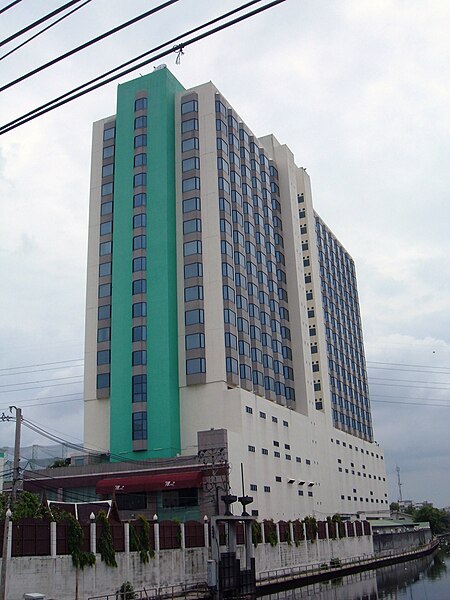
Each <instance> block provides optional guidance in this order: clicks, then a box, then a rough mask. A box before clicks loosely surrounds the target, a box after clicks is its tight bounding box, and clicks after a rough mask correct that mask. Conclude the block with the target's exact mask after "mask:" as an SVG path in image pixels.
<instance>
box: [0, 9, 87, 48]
mask: <svg viewBox="0 0 450 600" xmlns="http://www.w3.org/2000/svg"><path fill="white" fill-rule="evenodd" d="M78 2H81V0H70V2H67V3H66V4H64V5H63V6H60V7H59V8H57V9H55V10H53V11H52V12H51V13H48V14H47V15H45V16H43V17H41V18H40V19H38V20H37V21H34V23H30V25H27V26H26V27H24V28H23V29H21V30H20V31H16V33H13V34H12V35H10V36H9V37H7V38H5V39H4V40H2V41H0V46H4V45H5V44H8V43H9V42H11V41H12V40H15V39H16V38H17V37H19V36H21V35H22V34H24V33H26V32H27V31H30V29H34V28H35V27H37V26H38V25H40V24H41V23H44V22H45V21H48V20H49V19H51V18H52V17H54V16H55V15H57V14H59V13H60V12H62V11H63V10H66V8H70V7H71V6H73V5H74V4H78ZM7 8H8V7H7Z"/></svg>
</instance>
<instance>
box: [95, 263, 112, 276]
mask: <svg viewBox="0 0 450 600" xmlns="http://www.w3.org/2000/svg"><path fill="white" fill-rule="evenodd" d="M111 267H112V263H110V262H106V263H101V264H100V265H99V266H98V276H99V277H106V276H108V275H111Z"/></svg>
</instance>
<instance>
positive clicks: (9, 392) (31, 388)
mask: <svg viewBox="0 0 450 600" xmlns="http://www.w3.org/2000/svg"><path fill="white" fill-rule="evenodd" d="M79 383H82V380H80V381H66V382H65V383H53V384H51V383H49V384H47V385H38V386H33V387H27V388H18V389H16V390H2V391H1V392H0V393H1V394H11V393H14V392H27V391H28V390H44V389H45V390H46V389H47V388H49V387H59V386H61V385H74V384H79ZM18 385H23V384H18Z"/></svg>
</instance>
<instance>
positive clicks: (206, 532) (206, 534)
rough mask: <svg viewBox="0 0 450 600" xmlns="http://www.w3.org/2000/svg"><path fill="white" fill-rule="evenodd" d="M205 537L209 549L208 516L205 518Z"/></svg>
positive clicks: (206, 546)
mask: <svg viewBox="0 0 450 600" xmlns="http://www.w3.org/2000/svg"><path fill="white" fill-rule="evenodd" d="M203 536H204V538H205V548H209V525H208V517H207V516H206V515H205V516H204V517H203Z"/></svg>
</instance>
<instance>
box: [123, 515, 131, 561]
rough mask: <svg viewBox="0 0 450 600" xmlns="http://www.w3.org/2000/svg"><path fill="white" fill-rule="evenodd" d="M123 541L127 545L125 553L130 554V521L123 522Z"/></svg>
mask: <svg viewBox="0 0 450 600" xmlns="http://www.w3.org/2000/svg"><path fill="white" fill-rule="evenodd" d="M123 541H124V545H125V554H130V524H129V523H128V521H127V522H125V523H124V524H123Z"/></svg>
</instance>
